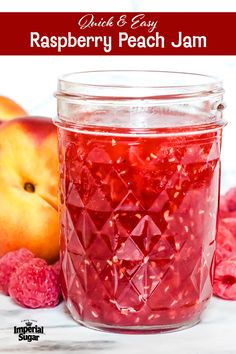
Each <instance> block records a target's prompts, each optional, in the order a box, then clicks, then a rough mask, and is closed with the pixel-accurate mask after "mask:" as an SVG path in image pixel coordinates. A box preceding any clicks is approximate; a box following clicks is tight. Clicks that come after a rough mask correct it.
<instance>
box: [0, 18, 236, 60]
mask: <svg viewBox="0 0 236 354" xmlns="http://www.w3.org/2000/svg"><path fill="white" fill-rule="evenodd" d="M235 23H236V13H235V12H234V13H232V12H231V13H196V12H195V13H164V12H162V13H156V12H152V13H120V12H119V13H108V12H107V13H98V12H96V13H0V31H1V35H0V55H236V40H235V33H233V32H232V28H234V25H235Z"/></svg>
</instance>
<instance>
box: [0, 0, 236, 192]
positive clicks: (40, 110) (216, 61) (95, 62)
mask: <svg viewBox="0 0 236 354" xmlns="http://www.w3.org/2000/svg"><path fill="white" fill-rule="evenodd" d="M0 1H1V2H0V11H2V12H3V11H68V12H69V11H71V12H73V11H76V12H80V11H84V12H90V11H91V12H92V11H93V12H94V11H100V12H106V11H111V12H115V11H120V12H125V11H137V12H142V11H147V12H148V11H150V12H151V11H155V12H160V11H219V12H221V11H222V12H223V11H236V1H234V0H224V1H222V0H221V1H218V0H208V1H207V0H198V1H195V2H192V1H189V0H182V1H181V0H165V1H158V0H140V1H139V0H119V1H112V0H100V1H99V0H93V1H92V0H85V1H82V0H63V1H61V0H51V1H50V0H40V1H36V0H34V1H32V0H21V1H19V0H7V1H3V0H0ZM12 25H13V26H14V24H12ZM220 25H221V24H220V23H216V24H215V26H220ZM234 25H235V24H232V28H233V27H234ZM166 26H168V24H166ZM199 29H200V23H199ZM19 30H20V29H17V28H16V35H17V31H19ZM55 31H56V28H55ZM1 35H4V33H2V34H1ZM215 40H216V41H217V38H216V39H215ZM232 43H234V45H235V39H234V37H233V36H232ZM219 46H220V43H219ZM108 68H110V69H124V68H126V69H156V70H174V71H190V72H199V73H204V74H212V75H216V76H219V77H220V78H222V79H223V81H224V87H225V90H226V95H225V101H226V103H227V109H226V110H225V117H226V119H227V120H228V122H229V125H228V127H227V128H226V129H225V133H224V142H223V151H222V165H223V166H222V170H223V190H224V189H226V188H227V187H228V186H230V185H234V184H235V185H236V163H235V162H234V155H235V154H234V151H236V139H235V133H236V119H235V118H236V85H235V81H236V56H229V57H223V56H213V57H205V56H201V57H187V56H185V57H177V56H155V57H153V56H140V57H138V56H136V57H131V56H130V57H129V56H128V57H127V56H121V57H114V56H108V55H107V56H101V57H96V56H94V57H93V56H90V57H86V56H76V57H73V56H71V57H70V56H60V57H59V56H58V57H36V56H34V57H24V56H23V57H17V56H14V57H8V56H7V57H0V95H6V96H10V97H11V98H13V99H14V100H16V101H17V102H19V103H20V104H21V105H23V106H24V107H25V108H26V110H28V112H29V113H30V114H37V115H44V116H54V115H55V114H56V100H55V99H54V98H53V93H54V92H55V91H56V84H57V83H56V82H57V77H58V76H59V75H60V74H63V73H66V72H73V71H81V70H96V69H108Z"/></svg>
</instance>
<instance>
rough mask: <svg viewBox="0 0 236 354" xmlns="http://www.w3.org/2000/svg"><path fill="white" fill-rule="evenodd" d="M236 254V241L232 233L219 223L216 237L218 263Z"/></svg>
mask: <svg viewBox="0 0 236 354" xmlns="http://www.w3.org/2000/svg"><path fill="white" fill-rule="evenodd" d="M234 253H235V254H236V242H235V240H234V236H233V235H232V233H231V232H230V231H229V230H228V229H227V228H226V227H225V226H224V224H223V223H222V222H220V223H219V226H218V232H217V238H216V264H218V263H219V262H221V261H222V260H225V259H227V258H229V257H231V256H232V255H233V254H234Z"/></svg>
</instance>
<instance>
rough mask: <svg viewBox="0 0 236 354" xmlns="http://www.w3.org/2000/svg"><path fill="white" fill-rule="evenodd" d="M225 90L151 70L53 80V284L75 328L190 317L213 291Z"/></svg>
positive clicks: (157, 327) (167, 327) (164, 324)
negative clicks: (56, 209) (57, 247)
mask: <svg viewBox="0 0 236 354" xmlns="http://www.w3.org/2000/svg"><path fill="white" fill-rule="evenodd" d="M222 96H223V89H222V84H221V82H220V81H218V80H217V79H216V78H214V77H209V76H204V75H198V74H188V73H175V72H158V71H97V72H81V73H73V74H68V75H65V76H63V77H61V78H60V79H59V82H58V92H57V99H58V118H57V119H56V120H55V123H56V124H57V126H58V136H59V159H60V220H61V262H62V290H63V295H64V299H65V301H66V304H67V307H68V309H69V311H70V313H71V315H72V316H73V318H74V319H75V320H76V321H78V322H79V323H81V324H82V325H85V326H88V327H91V328H96V329H101V330H107V331H113V332H120V333H147V332H150V333H155V332H163V331H173V330H177V329H183V328H186V327H189V326H192V325H194V324H196V323H198V322H199V320H200V318H201V314H202V312H203V310H204V309H205V308H206V305H207V304H208V301H209V299H210V298H211V295H212V274H213V265H214V251H215V236H216V229H217V212H218V200H219V184H220V149H221V136H222V128H223V127H224V125H225V121H224V120H223V118H222V110H223V107H224V106H223V103H222Z"/></svg>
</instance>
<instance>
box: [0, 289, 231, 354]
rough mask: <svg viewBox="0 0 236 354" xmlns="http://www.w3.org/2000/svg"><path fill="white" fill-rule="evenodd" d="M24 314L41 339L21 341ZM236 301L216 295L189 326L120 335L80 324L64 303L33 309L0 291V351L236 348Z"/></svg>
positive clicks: (214, 352) (133, 352) (165, 352)
mask: <svg viewBox="0 0 236 354" xmlns="http://www.w3.org/2000/svg"><path fill="white" fill-rule="evenodd" d="M25 319H30V320H36V321H37V325H38V326H44V331H45V335H42V336H41V337H40V338H39V341H38V342H31V343H28V342H19V341H18V338H17V335H15V334H13V328H14V326H20V325H21V321H22V320H25ZM235 337H236V301H235V302H232V301H225V300H220V299H217V298H213V299H212V301H211V303H210V306H209V308H208V309H207V311H206V313H205V315H204V316H203V319H202V322H201V323H200V324H198V325H196V326H195V327H192V328H190V329H187V330H184V331H180V332H175V333H168V334H161V335H160V334H159V335H119V334H110V333H104V332H99V331H94V330H90V329H87V328H84V327H82V326H79V325H78V324H77V323H76V322H74V321H73V320H72V319H71V317H70V315H69V314H68V313H67V312H66V311H65V307H64V304H63V303H61V304H60V305H59V306H58V307H56V308H54V309H40V310H29V309H23V308H20V307H19V306H17V305H15V304H14V303H13V302H12V301H11V299H10V298H9V297H6V296H3V295H0V353H1V354H9V353H11V354H14V353H16V352H18V353H19V354H20V353H25V354H30V353H45V354H46V353H51V352H55V353H63V354H66V353H80V354H83V353H84V354H93V353H100V354H102V353H104V354H105V353H109V354H117V353H122V354H144V353H147V354H154V353H158V354H172V353H176V352H178V353H180V354H235V353H236V344H235V343H236V342H235Z"/></svg>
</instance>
